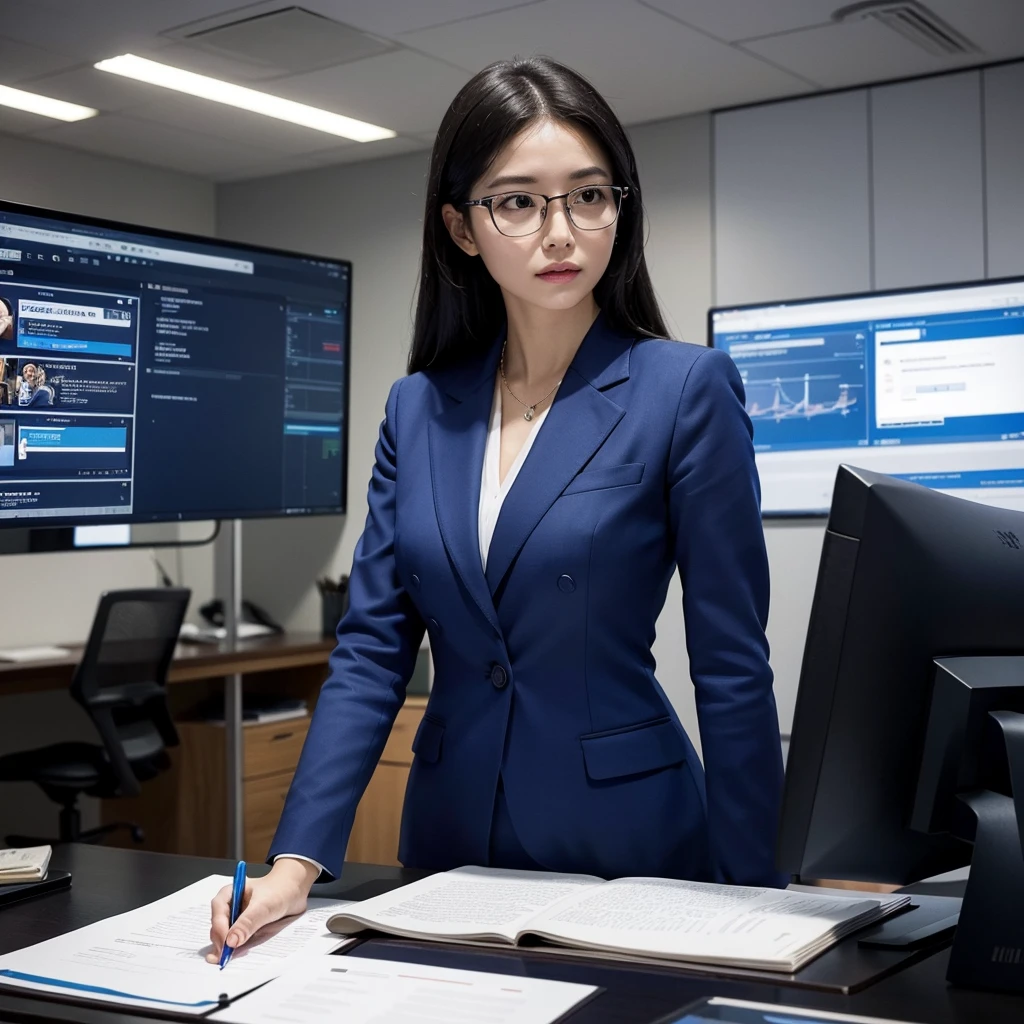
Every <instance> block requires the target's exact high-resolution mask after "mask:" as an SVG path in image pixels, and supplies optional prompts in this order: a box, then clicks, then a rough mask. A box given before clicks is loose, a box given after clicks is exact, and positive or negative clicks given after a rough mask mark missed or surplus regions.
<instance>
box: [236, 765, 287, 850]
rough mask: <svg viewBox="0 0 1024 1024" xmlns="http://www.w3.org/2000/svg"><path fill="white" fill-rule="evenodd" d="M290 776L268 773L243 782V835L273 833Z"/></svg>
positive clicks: (282, 805) (279, 816)
mask: <svg viewBox="0 0 1024 1024" xmlns="http://www.w3.org/2000/svg"><path fill="white" fill-rule="evenodd" d="M291 781H292V777H291V775H290V774H287V775H269V776H266V777H265V778H262V779H252V780H250V781H249V782H246V784H245V835H246V839H247V840H248V837H249V836H265V835H273V833H274V831H275V830H276V829H277V823H278V821H279V820H280V818H281V811H282V810H283V808H284V798H285V797H286V796H287V795H288V787H289V786H290V785H291Z"/></svg>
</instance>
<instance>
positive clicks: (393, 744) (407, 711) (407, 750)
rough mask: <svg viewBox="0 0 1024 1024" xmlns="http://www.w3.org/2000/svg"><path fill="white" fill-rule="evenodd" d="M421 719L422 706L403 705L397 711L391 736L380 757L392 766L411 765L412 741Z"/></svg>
mask: <svg viewBox="0 0 1024 1024" xmlns="http://www.w3.org/2000/svg"><path fill="white" fill-rule="evenodd" d="M422 718H423V705H415V704H414V705H411V706H410V705H408V704H407V705H405V706H403V707H402V708H400V709H399V712H398V717H397V718H396V719H395V724H394V726H393V728H392V729H391V735H390V736H389V737H388V742H387V744H386V745H385V747H384V753H383V754H381V755H380V759H381V760H382V761H388V762H390V763H392V764H412V740H413V737H414V736H415V735H416V730H417V729H418V728H419V725H420V720H421V719H422Z"/></svg>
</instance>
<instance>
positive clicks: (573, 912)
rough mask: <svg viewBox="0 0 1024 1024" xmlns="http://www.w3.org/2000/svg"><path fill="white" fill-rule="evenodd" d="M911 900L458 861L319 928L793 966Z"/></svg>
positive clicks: (721, 962) (769, 966) (791, 968)
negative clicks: (463, 864)
mask: <svg viewBox="0 0 1024 1024" xmlns="http://www.w3.org/2000/svg"><path fill="white" fill-rule="evenodd" d="M909 900H910V898H909V897H907V896H888V897H883V896H879V897H878V898H872V899H867V898H861V897H858V896H834V895H831V894H828V895H819V894H818V893H807V892H789V891H785V890H780V889H767V888H765V889H761V888H753V887H748V886H735V885H714V884H711V883H709V882H684V881H679V880H676V879H672V878H619V879H616V880H614V881H611V882H606V881H603V880H602V879H600V878H595V877H593V876H591V875H563V874H557V873H554V872H545V871H511V870H505V869H500V868H479V867H464V868H456V869H455V870H454V871H447V872H443V873H441V874H436V875H431V876H430V877H429V878H424V879H421V880H420V881H418V882H413V883H412V884H411V885H406V886H403V887H401V888H400V889H395V890H394V891H392V892H389V893H385V894H384V895H382V896H375V897H373V898H372V899H369V900H363V901H362V902H361V903H353V904H351V905H350V906H348V907H346V908H345V910H344V911H342V912H341V913H340V914H336V915H335V916H334V917H332V918H330V920H329V921H328V922H327V927H328V928H329V929H330V930H331V931H332V932H337V933H339V934H342V935H353V934H356V933H358V932H360V931H363V930H365V929H373V930H376V931H381V932H387V933H389V934H391V935H402V936H406V937H408V938H416V939H429V940H433V941H441V942H460V943H471V944H487V945H493V944H501V945H510V946H517V945H521V944H531V943H536V942H538V941H541V942H548V943H553V944H555V945H557V946H568V947H572V948H574V949H578V950H580V951H594V952H597V953H614V954H616V955H617V956H622V957H624V958H629V957H630V956H635V957H642V958H644V959H647V958H655V959H663V960H666V961H687V962H691V963H694V964H716V965H721V966H731V967H742V968H750V969H755V970H768V971H785V972H788V973H792V972H794V971H797V970H799V969H800V968H801V967H803V966H804V964H806V963H808V962H809V961H811V960H813V959H814V958H815V957H816V956H818V955H820V954H821V953H823V952H825V950H826V949H828V948H829V947H830V946H832V945H834V944H835V943H836V942H838V941H839V940H840V939H841V938H843V937H844V936H845V935H848V934H849V933H850V932H852V931H854V930H855V929H858V928H862V927H864V926H865V925H868V924H871V923H873V922H874V921H877V920H878V919H879V918H881V917H883V916H884V915H886V914H890V913H892V912H893V911H894V910H897V909H899V908H900V907H901V906H905V905H906V904H907V903H909Z"/></svg>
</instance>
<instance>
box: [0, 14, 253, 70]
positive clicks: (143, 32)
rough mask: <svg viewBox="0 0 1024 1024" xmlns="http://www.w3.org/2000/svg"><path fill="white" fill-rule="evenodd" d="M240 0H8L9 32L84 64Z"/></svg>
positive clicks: (158, 43) (150, 41)
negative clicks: (169, 1)
mask: <svg viewBox="0 0 1024 1024" xmlns="http://www.w3.org/2000/svg"><path fill="white" fill-rule="evenodd" d="M240 6H242V4H241V3H240V2H239V0H174V3H167V2H156V0H88V2H84V0H3V15H4V23H3V27H4V34H5V35H7V36H10V37H11V38H12V39H20V40H22V41H24V42H27V43H33V44H35V45H36V46H41V47H43V48H44V49H47V50H53V51H55V52H58V53H67V54H69V55H72V56H77V57H78V58H79V60H80V61H81V62H82V63H85V62H89V63H94V62H95V61H98V60H102V59H103V58H104V57H113V56H116V55H117V54H119V53H139V52H140V48H141V49H146V50H157V49H160V48H161V47H163V46H165V45H166V44H167V43H168V42H170V40H169V39H165V38H162V37H160V36H159V35H158V33H159V32H161V31H162V30H164V29H166V28H170V27H172V26H174V25H178V24H181V23H182V22H185V21H192V20H194V19H196V18H201V17H205V16H207V15H211V14H216V13H218V12H220V11H226V10H230V9H231V8H233V7H240Z"/></svg>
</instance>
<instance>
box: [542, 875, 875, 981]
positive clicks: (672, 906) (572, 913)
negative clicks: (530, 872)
mask: <svg viewBox="0 0 1024 1024" xmlns="http://www.w3.org/2000/svg"><path fill="white" fill-rule="evenodd" d="M878 908H879V901H878V900H864V899H855V898H850V899H848V898H844V897H832V896H818V895H811V894H806V893H788V892H785V891H783V890H779V889H768V888H764V889H760V888H752V887H748V886H731V885H713V884H711V883H707V882H685V881H678V880H676V879H668V878H624V879H618V880H616V881H613V882H606V883H605V884H604V885H602V886H600V887H599V888H594V889H588V890H586V891H584V892H580V893H577V894H576V895H574V896H573V897H571V898H570V899H569V900H566V901H565V902H563V903H562V904H560V905H559V906H557V907H555V908H553V909H552V910H550V911H548V912H546V913H543V914H541V915H539V916H538V917H537V918H536V919H535V920H534V921H533V922H532V924H531V925H530V926H529V934H531V935H539V936H541V937H543V938H548V939H551V940H553V941H556V942H563V943H565V944H567V945H579V946H583V947H585V946H588V945H592V946H594V947H595V948H599V949H611V950H621V951H626V952H637V953H650V954H653V955H655V956H665V957H669V958H674V959H681V960H696V961H700V960H713V961H721V962H731V963H738V962H772V961H774V962H779V963H788V962H795V961H797V960H798V959H799V958H800V954H801V953H802V952H803V951H804V950H805V949H806V948H807V947H809V946H813V945H814V944H815V943H817V942H819V941H820V940H821V939H822V938H823V937H825V936H828V935H829V934H830V933H831V932H832V931H833V930H834V929H835V928H836V927H837V926H839V925H841V924H842V923H844V922H846V921H848V920H849V919H852V918H856V917H858V916H860V915H861V914H864V913H866V912H868V913H870V912H871V911H872V910H874V911H877V910H878Z"/></svg>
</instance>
